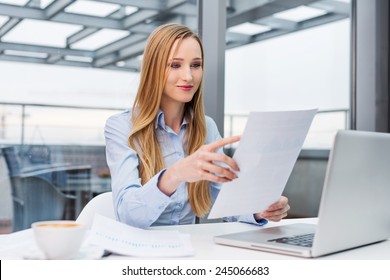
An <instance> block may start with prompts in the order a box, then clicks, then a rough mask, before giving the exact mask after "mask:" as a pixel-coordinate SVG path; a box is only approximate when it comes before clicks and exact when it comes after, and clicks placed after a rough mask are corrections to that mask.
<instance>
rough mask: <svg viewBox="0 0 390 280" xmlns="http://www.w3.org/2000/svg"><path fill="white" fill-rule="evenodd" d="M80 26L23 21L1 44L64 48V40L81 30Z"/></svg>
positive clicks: (5, 36) (31, 20) (4, 37)
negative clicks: (10, 43)
mask: <svg viewBox="0 0 390 280" xmlns="http://www.w3.org/2000/svg"><path fill="white" fill-rule="evenodd" d="M81 28H82V27H81V26H80V25H75V24H66V23H58V22H50V21H43V20H35V19H24V20H23V21H22V22H20V23H19V24H18V25H16V26H15V27H14V28H13V29H12V30H11V31H9V32H8V33H7V34H5V35H4V36H3V38H2V41H3V42H12V43H20V44H31V45H43V46H50V47H66V38H67V37H68V36H70V35H72V34H74V33H75V32H77V31H79V30H81Z"/></svg>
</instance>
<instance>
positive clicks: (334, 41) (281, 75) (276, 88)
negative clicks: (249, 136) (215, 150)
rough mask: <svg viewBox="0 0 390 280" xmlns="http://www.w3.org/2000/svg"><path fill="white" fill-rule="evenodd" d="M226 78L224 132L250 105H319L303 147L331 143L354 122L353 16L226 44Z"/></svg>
mask: <svg viewBox="0 0 390 280" xmlns="http://www.w3.org/2000/svg"><path fill="white" fill-rule="evenodd" d="M225 81H226V82H225V84H226V86H225V90H226V99H225V113H226V122H225V135H231V134H235V133H239V132H240V131H242V129H243V125H244V124H245V121H244V119H245V115H246V114H248V112H250V111H274V110H297V109H308V108H318V110H319V113H318V114H317V116H316V117H315V119H314V121H313V124H312V127H311V129H310V132H309V135H308V137H307V139H306V142H305V145H304V147H306V148H325V149H326V148H330V147H331V144H332V140H333V137H334V134H335V132H336V131H337V130H338V129H346V128H348V125H349V119H348V118H349V117H348V116H349V107H350V100H349V96H350V21H349V19H344V20H340V21H337V22H333V23H329V24H324V25H321V26H318V27H314V28H310V29H307V30H303V31H299V32H295V33H291V34H288V35H284V36H280V37H277V38H273V39H269V40H265V41H261V42H257V43H253V44H249V45H246V46H242V47H238V48H234V49H230V50H227V52H226V80H225ZM243 93H245V94H243ZM235 116H236V117H235ZM235 118H236V119H235ZM231 130H232V131H231Z"/></svg>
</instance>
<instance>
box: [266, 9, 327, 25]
mask: <svg viewBox="0 0 390 280" xmlns="http://www.w3.org/2000/svg"><path fill="white" fill-rule="evenodd" d="M326 13H327V12H326V11H325V10H320V9H316V8H311V7H307V6H299V7H297V8H293V9H289V10H286V11H283V12H280V13H276V14H274V15H273V16H274V17H275V18H279V19H285V20H290V21H295V22H300V21H304V20H308V19H311V18H315V17H318V16H322V15H324V14H326Z"/></svg>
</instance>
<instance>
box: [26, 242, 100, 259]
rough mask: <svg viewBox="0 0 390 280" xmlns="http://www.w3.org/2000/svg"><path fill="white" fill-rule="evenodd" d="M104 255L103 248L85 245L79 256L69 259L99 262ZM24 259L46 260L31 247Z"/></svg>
mask: <svg viewBox="0 0 390 280" xmlns="http://www.w3.org/2000/svg"><path fill="white" fill-rule="evenodd" d="M103 254H104V249H103V248H102V247H99V246H96V245H92V244H85V245H83V246H81V248H80V250H79V251H78V252H77V254H76V255H75V256H74V257H72V258H69V260H97V259H100V258H101V257H103ZM23 258H24V259H25V260H46V257H45V255H44V254H43V252H42V251H41V250H40V249H38V248H37V247H35V248H32V247H31V248H29V249H28V250H26V252H25V253H24V255H23Z"/></svg>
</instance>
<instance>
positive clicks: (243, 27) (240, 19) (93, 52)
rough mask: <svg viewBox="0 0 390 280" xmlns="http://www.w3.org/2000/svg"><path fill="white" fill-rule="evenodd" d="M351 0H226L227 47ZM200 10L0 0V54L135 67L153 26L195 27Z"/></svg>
mask: <svg viewBox="0 0 390 280" xmlns="http://www.w3.org/2000/svg"><path fill="white" fill-rule="evenodd" d="M205 1H207V0H205ZM349 2H350V1H348V0H344V1H341V0H339V1H310V0H306V1H305V0H273V1H272V0H226V12H227V22H226V24H227V30H226V48H227V49H230V48H236V47H239V46H243V45H246V44H250V43H254V42H258V41H262V40H266V39H270V38H274V37H277V36H281V35H285V34H288V33H292V32H296V31H300V30H304V29H307V28H311V27H314V26H318V25H322V24H326V23H330V22H333V21H337V20H341V19H345V18H348V17H349V13H350V3H349ZM197 12H198V7H197V0H0V60H3V61H19V62H31V63H42V64H53V65H69V66H77V67H93V68H104V69H112V70H123V71H135V72H138V71H139V69H140V63H141V60H142V53H143V49H144V47H145V42H146V39H147V37H148V35H149V34H150V32H151V31H152V30H153V29H154V28H156V27H157V26H158V25H161V24H164V23H168V22H177V23H181V24H184V25H187V26H189V27H190V28H192V29H193V30H196V29H197Z"/></svg>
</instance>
